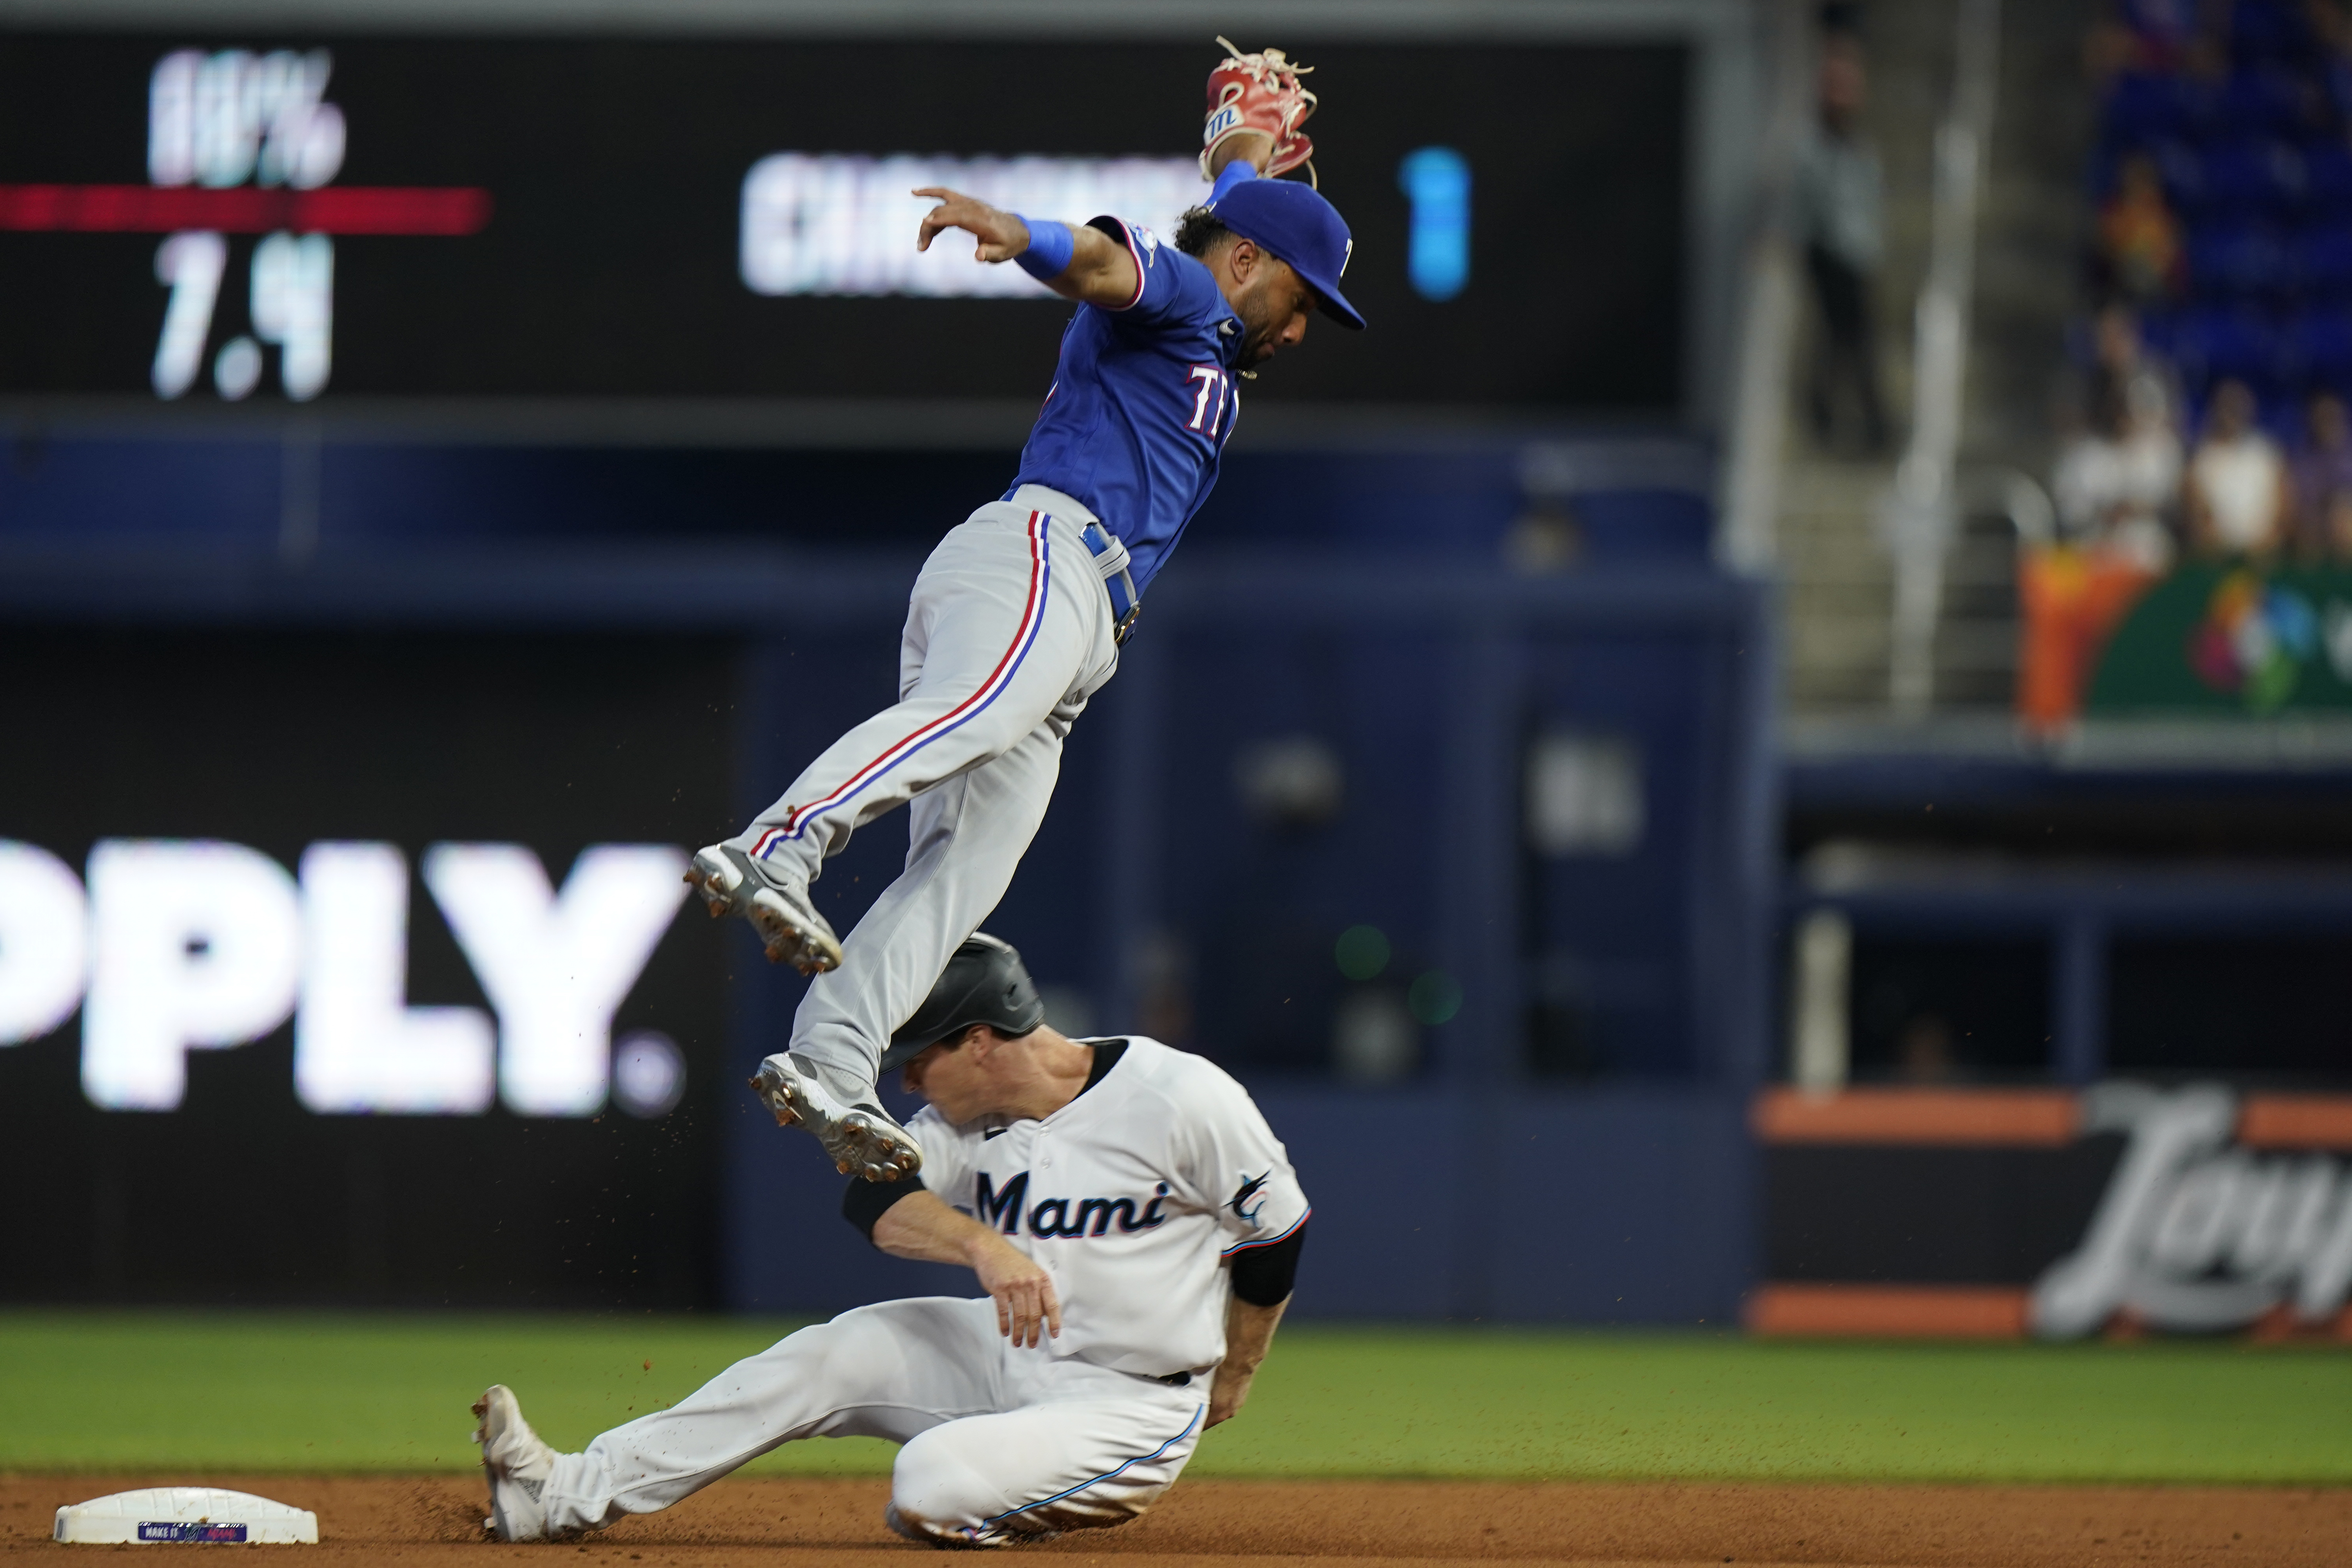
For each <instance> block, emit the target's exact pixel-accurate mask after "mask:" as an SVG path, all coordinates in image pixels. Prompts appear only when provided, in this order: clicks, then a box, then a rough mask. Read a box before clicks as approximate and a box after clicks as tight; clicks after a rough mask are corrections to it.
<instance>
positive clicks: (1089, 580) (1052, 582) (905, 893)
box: [727, 485, 1118, 1081]
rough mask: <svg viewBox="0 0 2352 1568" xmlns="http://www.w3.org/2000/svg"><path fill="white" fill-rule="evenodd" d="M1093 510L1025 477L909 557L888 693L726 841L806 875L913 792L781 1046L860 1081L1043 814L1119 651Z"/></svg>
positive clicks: (998, 889)
mask: <svg viewBox="0 0 2352 1568" xmlns="http://www.w3.org/2000/svg"><path fill="white" fill-rule="evenodd" d="M1093 521H1095V516H1094V514H1093V513H1092V512H1090V511H1088V510H1087V509H1086V508H1085V507H1083V506H1080V505H1079V504H1078V503H1077V502H1076V500H1072V499H1071V498H1070V497H1068V496H1066V495H1064V494H1063V493H1062V492H1061V491H1059V490H1055V489H1047V488H1046V487H1045V486H1043V485H1024V486H1022V487H1021V488H1020V489H1018V490H1016V491H1015V492H1014V493H1013V499H1012V500H1009V501H992V502H991V503H989V504H988V505H986V506H983V507H982V508H981V509H980V510H978V511H975V512H973V513H972V514H971V517H970V518H969V519H967V520H966V521H963V522H962V523H960V524H959V525H957V526H956V527H955V528H953V529H951V530H950V531H949V533H948V536H947V537H946V538H945V539H943V540H941V541H940V545H939V548H938V549H936V550H934V551H932V552H931V554H930V559H929V560H928V561H926V562H925V563H923V570H922V574H921V575H919V576H918V577H917V578H916V579H915V592H914V596H913V598H912V600H911V601H910V602H909V604H908V612H907V626H906V631H905V632H904V634H903V635H902V637H901V639H900V642H899V651H898V703H897V704H896V705H895V706H893V707H890V708H887V709H885V710H882V711H881V712H879V713H877V714H876V715H875V716H874V717H873V718H871V719H868V720H867V721H866V722H864V723H863V724H860V725H858V726H857V727H856V729H854V730H852V731H849V733H847V734H846V735H844V736H843V737H842V738H841V739H840V740H838V741H836V742H834V743H833V745H832V746H831V747H829V748H827V749H826V751H825V752H824V755H822V756H820V757H818V758H817V760H816V761H815V762H814V763H810V764H809V766H808V770H807V771H806V772H805V773H802V774H801V776H800V777H799V778H797V779H795V780H793V785H792V787H791V788H790V789H788V790H786V791H785V792H784V795H783V798H782V800H779V801H778V802H776V804H775V805H772V806H770V807H769V808H768V809H767V810H766V811H764V812H762V813H761V814H760V816H758V817H756V818H755V819H753V821H752V824H751V826H750V827H748V828H746V829H744V831H743V832H742V833H740V834H739V835H737V836H736V837H733V838H730V839H729V840H728V841H727V842H728V843H730V844H731V845H733V846H735V847H738V848H740V849H742V850H743V851H744V852H745V853H746V854H749V855H751V856H753V857H755V858H762V859H764V860H766V861H767V862H768V864H770V865H771V866H773V867H776V868H779V869H784V870H788V871H790V872H793V873H797V874H798V875H799V876H801V877H802V878H803V879H805V880H806V881H809V882H814V880H815V879H816V877H817V874H818V872H819V871H820V870H822V869H823V868H824V861H825V859H826V858H828V857H830V856H833V855H836V854H839V853H840V852H841V849H842V847H843V846H845V845H846V844H847V843H848V842H849V836H850V835H851V834H852V833H853V832H855V831H856V829H857V828H859V827H862V826H865V825H866V823H868V822H870V821H872V820H873V819H874V818H875V817H877V816H881V815H882V814H883V813H884V812H886V811H888V810H889V809H891V808H892V807H893V806H897V805H906V804H908V803H911V806H910V810H909V812H908V848H907V868H906V870H905V871H904V872H903V873H902V874H901V875H900V876H899V878H898V880H897V881H895V882H893V883H891V884H890V886H889V887H888V888H887V889H885V890H884V892H883V894H882V896H881V897H880V898H879V899H877V900H876V901H875V904H874V907H873V908H872V909H870V910H867V911H866V918H865V919H864V920H862V921H858V922H857V927H856V930H855V931H851V932H850V933H849V936H848V939H847V940H846V941H845V942H843V943H842V958H841V967H840V968H838V969H836V970H835V971H833V972H832V973H828V974H821V975H819V976H818V977H817V978H816V979H815V981H814V982H813V983H812V984H810V986H809V988H808V992H807V994H806V995H805V996H804V997H803V999H802V1001H801V1006H800V1012H799V1014H798V1015H797V1016H795V1017H794V1018H793V1042H792V1048H793V1050H796V1051H800V1052H802V1053H803V1054H805V1055H806V1056H808V1057H810V1058H813V1059H814V1060H816V1061H819V1062H823V1063H825V1064H826V1065H828V1066H833V1067H840V1068H852V1069H854V1070H856V1071H858V1072H860V1073H862V1074H863V1075H864V1076H865V1078H866V1079H868V1080H869V1081H870V1080H871V1079H873V1077H874V1074H875V1069H876V1066H877V1063H878V1061H879V1060H880V1058H881V1054H882V1051H883V1048H884V1047H886V1046H887V1045H888V1044H889V1040H890V1035H891V1032H892V1031H893V1030H895V1029H897V1028H898V1026H899V1025H900V1024H903V1023H905V1022H906V1021H907V1020H908V1018H909V1017H911V1016H913V1015H914V1012H915V1009H916V1008H917V1007H919V1006H920V1005H922V1002H923V998H924V997H925V996H927V995H929V994H930V989H931V986H932V984H934V983H936V982H937V981H938V979H939V977H940V971H941V970H943V969H945V968H946V967H947V962H948V960H949V958H950V957H951V956H952V955H953V954H954V952H955V950H956V949H957V947H958V946H960V945H961V943H962V942H963V940H964V938H966V937H968V936H970V935H971V933H972V932H973V931H977V930H978V929H979V928H980V922H981V921H983V920H986V919H987V918H988V914H989V911H990V910H993V909H995V908H996V905H997V900H1000V899H1002V898H1003V897H1004V890H1005V889H1006V888H1008V887H1010V886H1011V885H1012V882H1013V871H1014V870H1015V869H1016V868H1018V867H1019V866H1020V864H1021V857H1022V854H1023V853H1024V851H1026V850H1027V849H1028V847H1029V841H1030V840H1031V839H1033V838H1034V837H1036V834H1037V827H1038V825H1039V824H1040V823H1041V822H1043V821H1044V820H1045V803H1046V802H1047V801H1048V800H1050V799H1051V798H1052V797H1053V794H1054V781H1055V778H1056V777H1057V776H1058V775H1059V773H1060V772H1061V765H1062V741H1063V738H1064V737H1065V736H1066V735H1067V734H1068V733H1069V732H1070V726H1071V725H1072V724H1073V723H1074V722H1076V720H1077V717H1078V714H1079V713H1080V712H1081V711H1083V710H1085V708H1086V705H1087V698H1089V697H1091V696H1092V695H1093V694H1094V693H1095V692H1096V691H1097V690H1098V689H1101V687H1102V685H1103V683H1104V682H1105V681H1108V679H1110V678H1111V675H1112V674H1113V672H1115V671H1116V670H1117V669H1118V642H1117V638H1116V637H1115V636H1114V627H1113V623H1112V614H1111V605H1110V595H1109V591H1108V589H1106V588H1105V587H1104V586H1103V580H1102V576H1101V574H1100V573H1099V572H1098V571H1097V568H1096V565H1095V558H1094V557H1093V555H1091V554H1090V553H1089V552H1087V547H1086V544H1085V542H1084V541H1083V540H1082V539H1081V538H1080V537H1079V531H1080V530H1082V529H1083V528H1084V527H1085V526H1086V525H1087V524H1088V523H1090V522H1093Z"/></svg>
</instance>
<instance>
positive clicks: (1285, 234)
mask: <svg viewBox="0 0 2352 1568" xmlns="http://www.w3.org/2000/svg"><path fill="white" fill-rule="evenodd" d="M1209 210H1210V211H1211V212H1213V213H1214V214H1216V215H1217V221H1218V222H1219V223H1222V224H1223V225H1224V226H1226V227H1227V228H1229V229H1232V230H1233V231H1234V233H1235V234H1237V235H1239V236H1241V237H1243V238H1244V239H1246V240H1250V241H1253V242H1254V243H1255V244H1256V245H1258V246H1259V247H1262V248H1264V249H1265V250H1267V251H1270V252H1272V253H1273V254H1274V255H1276V256H1278V257H1280V258H1282V259H1283V260H1285V261H1286V262H1288V263H1290V269H1291V270H1292V271H1294V272H1296V273H1297V274H1298V275H1299V276H1300V277H1301V278H1304V279H1307V287H1308V288H1309V289H1314V290H1315V297H1316V300H1318V302H1319V303H1320V304H1321V305H1322V307H1323V313H1324V314H1325V315H1327V316H1328V317H1330V318H1331V319H1332V320H1333V321H1337V322H1339V324H1340V325H1341V326H1343V327H1352V328H1354V329H1355V330H1356V331H1363V330H1364V318H1363V315H1362V313H1361V312H1360V311H1359V310H1357V309H1356V307H1354V306H1353V305H1350V304H1349V303H1348V297H1347V296H1346V295H1344V294H1342V293H1340V292H1339V277H1340V274H1342V273H1344V272H1346V271H1347V270H1348V257H1349V253H1350V252H1351V251H1353V250H1354V249H1355V247H1356V242H1355V240H1354V239H1352V238H1351V237H1349V234H1348V221H1347V219H1345V218H1343V217H1341V216H1339V208H1338V207H1335V206H1333V205H1331V204H1330V203H1329V202H1327V201H1325V200H1324V199H1323V194H1322V193H1321V192H1320V191H1318V190H1317V189H1315V187H1314V186H1312V185H1302V184H1299V183H1298V182H1297V181H1296V180H1243V181H1241V182H1239V183H1238V184H1235V185H1234V188H1233V189H1232V190H1230V191H1227V192H1226V193H1225V194H1224V195H1223V196H1221V197H1219V198H1218V199H1217V200H1216V201H1213V202H1212V203H1210V204H1209Z"/></svg>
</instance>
